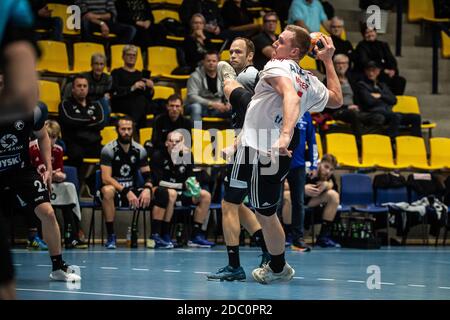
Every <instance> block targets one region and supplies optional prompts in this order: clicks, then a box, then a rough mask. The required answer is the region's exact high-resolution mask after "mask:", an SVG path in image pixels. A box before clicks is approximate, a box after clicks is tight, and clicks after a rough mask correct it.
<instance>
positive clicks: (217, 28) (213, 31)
mask: <svg viewBox="0 0 450 320" xmlns="http://www.w3.org/2000/svg"><path fill="white" fill-rule="evenodd" d="M179 13H180V18H181V21H182V22H183V23H184V25H185V28H186V30H189V24H190V21H191V17H192V16H193V15H194V14H196V13H200V14H202V15H203V17H205V22H206V24H205V34H206V36H207V37H208V38H218V37H221V35H222V34H223V31H224V24H223V20H222V16H221V14H220V9H219V7H218V6H217V2H216V1H211V0H183V3H182V4H181V6H180V9H179Z"/></svg>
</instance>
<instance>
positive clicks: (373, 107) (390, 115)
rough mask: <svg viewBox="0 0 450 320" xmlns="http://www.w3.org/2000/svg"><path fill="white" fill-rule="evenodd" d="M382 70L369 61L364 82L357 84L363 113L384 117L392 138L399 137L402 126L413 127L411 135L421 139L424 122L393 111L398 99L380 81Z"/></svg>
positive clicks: (412, 116)
mask: <svg viewBox="0 0 450 320" xmlns="http://www.w3.org/2000/svg"><path fill="white" fill-rule="evenodd" d="M381 70H382V69H381V67H380V66H379V65H378V64H377V62H375V61H369V63H368V64H367V65H366V67H365V69H364V73H365V78H364V80H361V81H359V82H358V84H357V90H358V96H359V99H360V101H361V106H362V108H363V111H366V112H370V114H371V115H377V114H379V115H382V116H383V117H384V123H385V124H387V125H388V129H387V133H388V135H390V136H391V138H395V137H396V136H397V135H398V131H399V126H400V125H406V126H411V127H410V134H411V135H413V136H417V137H421V136H422V131H421V127H420V126H421V123H422V120H421V117H420V115H418V114H404V113H397V112H393V111H392V107H393V106H394V105H395V104H396V103H397V98H396V97H395V95H394V94H393V93H392V92H391V90H390V89H389V87H388V86H387V85H386V84H385V83H383V82H380V81H379V80H378V77H379V75H380V73H381Z"/></svg>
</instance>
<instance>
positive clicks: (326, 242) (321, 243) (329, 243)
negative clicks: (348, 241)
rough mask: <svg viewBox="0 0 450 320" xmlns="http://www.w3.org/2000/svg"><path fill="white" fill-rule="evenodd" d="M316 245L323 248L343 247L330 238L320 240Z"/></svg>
mask: <svg viewBox="0 0 450 320" xmlns="http://www.w3.org/2000/svg"><path fill="white" fill-rule="evenodd" d="M316 244H317V245H318V246H320V247H322V248H340V247H341V245H340V244H339V243H337V242H334V241H333V240H331V239H330V238H328V237H321V238H318V239H317V243H316Z"/></svg>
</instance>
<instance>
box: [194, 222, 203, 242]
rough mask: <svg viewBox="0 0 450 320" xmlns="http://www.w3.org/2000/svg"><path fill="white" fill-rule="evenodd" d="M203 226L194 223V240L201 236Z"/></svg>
mask: <svg viewBox="0 0 450 320" xmlns="http://www.w3.org/2000/svg"><path fill="white" fill-rule="evenodd" d="M202 224H203V223H200V222H195V221H194V228H193V229H192V238H195V237H196V236H197V235H199V234H201V232H202Z"/></svg>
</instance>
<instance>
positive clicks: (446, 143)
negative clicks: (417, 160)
mask: <svg viewBox="0 0 450 320" xmlns="http://www.w3.org/2000/svg"><path fill="white" fill-rule="evenodd" d="M430 153H431V157H430V164H431V166H433V167H442V168H447V169H450V138H431V139H430Z"/></svg>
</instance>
